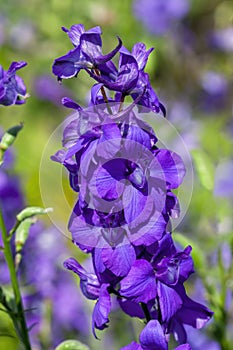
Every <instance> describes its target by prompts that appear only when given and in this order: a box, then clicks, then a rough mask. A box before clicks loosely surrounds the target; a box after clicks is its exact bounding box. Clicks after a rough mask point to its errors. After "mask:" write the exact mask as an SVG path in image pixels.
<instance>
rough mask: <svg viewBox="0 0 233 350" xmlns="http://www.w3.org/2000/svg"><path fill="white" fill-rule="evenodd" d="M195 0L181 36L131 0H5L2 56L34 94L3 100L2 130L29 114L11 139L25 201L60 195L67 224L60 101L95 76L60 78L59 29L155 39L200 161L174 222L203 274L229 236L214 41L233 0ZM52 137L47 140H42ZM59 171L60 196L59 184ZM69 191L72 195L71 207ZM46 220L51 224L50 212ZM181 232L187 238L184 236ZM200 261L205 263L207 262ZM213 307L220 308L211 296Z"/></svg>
mask: <svg viewBox="0 0 233 350" xmlns="http://www.w3.org/2000/svg"><path fill="white" fill-rule="evenodd" d="M190 3H191V7H190V11H189V13H188V14H187V16H186V17H185V19H184V23H183V25H187V27H188V31H189V33H191V34H190V37H189V36H188V38H187V39H185V40H186V42H185V43H184V41H185V40H184V38H183V37H182V34H184V32H183V27H180V23H177V24H176V25H175V27H174V28H173V30H171V31H169V30H168V31H167V32H166V33H165V34H163V35H161V36H155V35H152V34H150V33H148V31H147V30H146V28H145V27H144V26H143V25H142V23H141V22H139V21H138V20H137V19H136V18H135V17H134V15H133V11H132V8H133V3H132V1H129V0H117V1H116V0H108V1H107V0H106V1H104V0H101V1H94V0H93V1H92V0H86V1H85V2H84V1H80V0H76V1H72V0H66V1H61V0H47V1H45V0H44V1H42V0H31V1H30V2H29V1H26V0H20V1H17V2H16V1H12V0H9V1H3V0H0V31H1V33H0V34H1V41H0V64H1V65H2V66H3V67H4V69H7V68H8V67H9V65H10V63H11V61H18V60H24V61H27V62H28V66H27V67H25V68H24V69H22V70H21V71H19V75H20V76H21V77H22V78H23V79H24V82H25V84H26V86H27V89H28V92H29V94H30V98H29V99H28V100H27V102H26V104H25V105H24V106H13V107H11V108H5V107H2V108H0V125H1V128H2V129H7V128H8V127H10V126H12V125H15V124H17V123H18V122H21V121H22V122H24V124H25V125H24V129H23V131H22V132H21V134H20V136H19V137H18V138H17V141H16V143H15V154H16V167H15V172H16V173H17V174H19V175H20V177H21V182H22V186H23V189H24V192H25V195H26V199H27V203H28V205H42V206H44V204H45V203H44V201H43V197H44V196H45V197H46V204H47V203H48V204H49V202H50V201H51V205H49V206H53V204H55V209H56V210H55V212H54V214H53V217H52V218H53V221H55V222H59V227H61V226H62V225H63V226H64V227H65V226H66V223H67V215H68V213H69V210H70V208H71V206H72V205H73V203H74V201H75V195H74V194H73V192H72V191H71V190H70V189H69V185H68V180H67V177H66V173H65V172H63V173H61V169H60V168H59V165H57V164H54V165H50V160H49V158H48V156H49V155H52V154H53V153H54V152H55V151H56V150H57V149H59V148H60V147H61V144H60V140H59V138H58V137H57V136H56V134H55V136H54V134H53V132H54V130H55V129H56V128H57V127H58V126H59V125H60V124H61V123H62V122H63V120H64V119H65V117H66V116H68V115H69V114H70V111H69V110H67V109H66V108H64V107H63V106H62V105H61V104H59V99H60V97H62V96H63V89H64V88H65V89H66V93H67V96H68V95H69V97H72V98H74V99H75V100H76V101H77V102H78V103H80V104H82V105H84V106H85V105H86V104H87V95H88V90H89V89H90V87H91V86H92V82H91V81H90V79H89V78H88V77H87V76H86V75H85V74H84V73H82V72H81V73H80V74H79V76H78V79H70V80H64V81H63V83H62V85H60V84H58V83H57V82H56V78H55V77H53V75H52V73H51V67H52V64H53V60H54V59H55V58H57V57H60V56H62V55H64V54H65V53H66V52H68V50H70V49H71V48H72V45H71V43H70V41H69V39H68V37H67V36H66V34H65V33H64V32H63V31H62V30H61V29H60V28H61V26H65V27H67V28H70V26H71V25H72V24H76V23H83V24H84V25H85V28H87V29H88V28H90V27H93V26H97V25H99V26H101V27H102V31H103V51H104V52H105V53H107V52H108V51H109V50H111V49H112V48H113V47H115V45H116V43H117V39H116V35H119V36H120V37H121V39H122V40H123V44H124V46H126V47H127V48H128V49H131V48H132V46H133V45H134V43H136V42H138V41H142V42H144V43H145V44H146V46H147V48H150V47H155V50H154V51H153V53H152V54H151V56H150V58H149V62H148V65H147V69H146V70H147V72H148V73H149V74H150V77H151V81H152V85H153V87H154V88H155V90H156V92H157V94H158V96H159V97H160V99H161V100H162V101H163V102H164V104H165V106H166V107H167V112H168V115H167V118H168V120H170V121H171V123H173V124H174V125H175V127H176V128H177V130H178V132H180V134H181V136H182V137H184V139H185V142H186V143H187V145H188V146H187V147H188V149H189V151H190V154H191V156H192V161H193V169H194V189H193V193H192V198H191V203H190V206H189V208H188V212H187V214H186V217H185V219H184V220H183V222H182V223H181V225H180V226H179V227H178V228H177V230H178V231H179V232H181V233H182V234H183V236H184V237H185V238H184V239H183V240H187V242H188V243H189V242H191V243H192V244H193V246H194V259H195V262H196V266H197V267H198V268H197V270H198V271H197V273H198V274H199V275H201V276H204V275H205V271H206V269H208V266H210V265H208V264H210V262H209V255H211V252H213V251H214V250H216V249H218V247H219V245H220V244H221V242H223V241H227V242H228V243H230V244H231V245H232V236H233V232H232V197H231V196H227V195H222V196H216V193H215V185H216V169H217V167H218V166H219V165H220V164H222V163H223V162H232V161H233V152H232V149H233V141H232V136H233V120H232V90H233V82H232V77H233V64H232V62H233V61H232V52H226V51H221V50H216V49H214V48H212V47H211V46H210V45H209V41H208V36H209V35H210V33H212V32H213V31H217V30H221V29H224V28H226V27H229V26H232V25H233V24H232V23H233V22H232V21H233V3H232V1H219V0H205V1H203V0H193V1H190ZM174 30H176V35H175V34H174V33H175V31H174ZM190 38H191V39H190ZM209 71H214V72H217V73H219V74H221V75H222V76H223V77H224V79H225V80H226V82H227V92H226V96H225V98H224V100H223V103H222V105H221V106H220V107H219V106H218V105H217V106H216V107H215V105H214V103H213V105H211V104H212V102H211V101H212V100H209V105H210V107H212V108H210V109H208V108H205V107H206V106H205V103H204V102H203V100H204V98H205V97H206V96H205V93H206V92H205V91H204V89H203V85H202V84H201V81H202V77H203V75H204V74H205V73H206V72H209ZM42 76H46V77H48V76H49V78H48V79H49V82H50V84H51V89H50V88H49V87H48V89H50V90H53V85H54V86H56V89H57V90H56V91H57V93H56V94H55V95H56V96H55V97H54V96H50V94H49V93H47V97H46V96H42V94H41V92H40V93H38V80H39V79H40V78H41V77H42ZM36 86H37V88H36ZM48 86H50V85H48ZM40 90H41V89H40ZM42 90H43V89H42ZM45 95H46V94H45ZM59 96H60V97H59ZM212 97H213V100H214V96H212ZM216 99H217V97H216ZM216 99H215V100H216ZM202 102H203V103H202ZM215 102H216V101H215ZM177 105H182V106H184V105H185V106H186V109H178V110H177V109H176V108H175V107H177ZM187 110H188V112H187ZM187 114H188V117H187ZM193 138H194V142H193V143H192V140H193ZM48 140H49V145H48V146H46V145H47V142H48ZM44 152H45V155H44V156H43V153H44ZM50 152H51V153H50ZM43 157H44V158H43ZM42 158H43V163H42V168H41V166H40V162H41V159H42ZM45 158H46V159H47V161H46V159H45ZM56 171H57V173H56ZM57 174H58V175H57ZM40 176H42V180H41V181H42V182H43V184H42V188H41V185H40V183H39V181H40ZM59 176H60V178H59V181H60V182H59V186H60V185H61V183H62V186H63V190H64V195H63V196H61V192H60V191H58V182H57V178H58V177H59ZM230 186H231V184H230ZM60 187H61V186H60ZM41 192H42V193H41ZM45 192H46V193H45ZM64 199H65V200H66V201H67V203H66V209H64ZM47 223H48V224H49V223H50V220H49V218H48V219H47ZM177 239H178V240H179V241H180V242H181V241H182V239H181V238H179V237H178V236H177ZM182 243H184V242H183V241H182ZM203 259H204V260H203ZM203 261H205V264H206V266H203ZM218 272H219V271H218ZM216 276H217V275H216V270H214V269H213V270H211V271H210V272H209V277H208V278H209V279H208V283H210V284H211V283H212V284H213V285H214V283H215V280H216ZM228 278H229V279H230V278H231V276H228ZM224 283H226V282H224ZM207 297H208V295H207ZM209 302H210V299H209ZM211 306H212V307H213V308H216V305H214V304H213V305H211ZM214 311H215V312H216V311H217V310H214ZM1 320H3V318H2V316H1ZM0 322H2V321H0ZM229 322H232V320H230V321H229ZM9 341H10V340H9ZM4 346H5V347H4V349H8V348H9V347H8V345H7V344H6V343H4ZM0 348H1V349H3V347H0Z"/></svg>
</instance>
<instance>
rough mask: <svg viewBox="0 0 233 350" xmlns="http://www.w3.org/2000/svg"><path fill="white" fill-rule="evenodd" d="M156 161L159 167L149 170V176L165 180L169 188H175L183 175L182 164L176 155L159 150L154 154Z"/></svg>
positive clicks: (183, 168)
mask: <svg viewBox="0 0 233 350" xmlns="http://www.w3.org/2000/svg"><path fill="white" fill-rule="evenodd" d="M156 160H157V161H158V162H159V164H160V167H152V168H151V169H150V174H151V176H153V177H155V178H157V179H161V180H165V181H166V182H167V184H168V186H169V188H177V187H178V186H179V185H180V184H181V182H182V181H183V177H184V175H185V167H184V163H183V161H182V159H181V157H180V156H178V154H176V153H175V152H171V151H169V150H166V149H160V150H159V151H158V152H157V153H156Z"/></svg>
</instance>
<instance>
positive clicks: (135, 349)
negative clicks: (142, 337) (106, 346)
mask: <svg viewBox="0 0 233 350" xmlns="http://www.w3.org/2000/svg"><path fill="white" fill-rule="evenodd" d="M120 350H142V347H141V345H139V344H138V343H136V341H133V342H132V343H130V344H128V345H126V346H124V347H123V348H120Z"/></svg>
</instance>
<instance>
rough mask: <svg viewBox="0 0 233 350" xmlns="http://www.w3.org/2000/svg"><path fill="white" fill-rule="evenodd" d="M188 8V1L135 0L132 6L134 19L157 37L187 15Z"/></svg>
mask: <svg viewBox="0 0 233 350" xmlns="http://www.w3.org/2000/svg"><path fill="white" fill-rule="evenodd" d="M189 7H190V2H189V0H176V1H174V0H166V1H164V0H135V1H134V4H133V9H134V14H135V16H136V18H138V19H139V20H140V21H141V22H142V23H143V25H144V26H145V27H146V29H147V30H148V31H149V32H150V33H151V34H155V35H158V36H160V35H163V34H165V33H166V32H168V31H169V30H171V29H172V27H173V25H174V23H176V22H178V21H179V20H181V19H182V18H183V17H184V16H185V15H186V14H187V13H188V11H189Z"/></svg>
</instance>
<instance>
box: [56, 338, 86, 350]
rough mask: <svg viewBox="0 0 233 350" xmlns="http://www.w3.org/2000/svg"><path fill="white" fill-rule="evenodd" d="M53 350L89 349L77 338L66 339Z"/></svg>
mask: <svg viewBox="0 0 233 350" xmlns="http://www.w3.org/2000/svg"><path fill="white" fill-rule="evenodd" d="M55 350H90V349H89V347H88V346H87V345H85V344H83V343H81V342H80V341H78V340H66V341H64V342H62V343H61V344H59V345H58V346H57V347H56V349H55Z"/></svg>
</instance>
